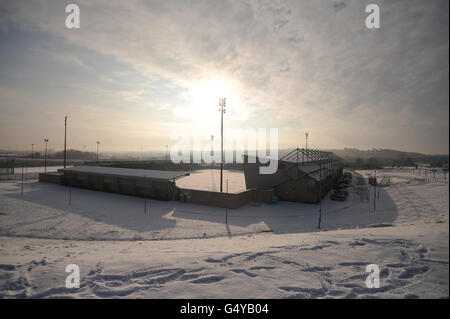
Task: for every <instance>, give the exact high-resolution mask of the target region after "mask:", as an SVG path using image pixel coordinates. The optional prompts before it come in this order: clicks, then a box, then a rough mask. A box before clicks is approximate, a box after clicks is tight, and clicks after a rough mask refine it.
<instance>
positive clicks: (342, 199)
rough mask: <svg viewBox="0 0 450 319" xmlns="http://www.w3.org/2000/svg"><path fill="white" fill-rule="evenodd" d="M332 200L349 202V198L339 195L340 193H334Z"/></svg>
mask: <svg viewBox="0 0 450 319" xmlns="http://www.w3.org/2000/svg"><path fill="white" fill-rule="evenodd" d="M331 199H332V200H337V201H340V202H343V201H345V200H347V196H345V195H343V194H339V193H333V194H331Z"/></svg>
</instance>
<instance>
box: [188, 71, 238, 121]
mask: <svg viewBox="0 0 450 319" xmlns="http://www.w3.org/2000/svg"><path fill="white" fill-rule="evenodd" d="M236 96H237V94H236V93H235V89H234V88H233V83H232V82H231V81H230V80H228V79H225V78H220V77H216V78H213V79H208V80H203V81H200V82H198V83H195V84H191V85H189V88H188V92H187V99H188V100H189V107H188V110H186V112H187V114H185V115H186V116H188V117H190V118H191V119H192V120H194V121H197V122H202V123H205V122H210V121H214V120H215V119H218V118H219V99H221V98H226V99H227V104H228V103H230V102H235V101H236V100H237V98H236ZM205 124H206V123H205Z"/></svg>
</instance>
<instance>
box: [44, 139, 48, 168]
mask: <svg viewBox="0 0 450 319" xmlns="http://www.w3.org/2000/svg"><path fill="white" fill-rule="evenodd" d="M44 142H45V157H44V173H47V143H48V138H44Z"/></svg>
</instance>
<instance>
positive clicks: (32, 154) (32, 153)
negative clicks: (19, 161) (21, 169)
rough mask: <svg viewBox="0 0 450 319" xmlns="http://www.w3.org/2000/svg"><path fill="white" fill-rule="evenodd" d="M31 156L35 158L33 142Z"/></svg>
mask: <svg viewBox="0 0 450 319" xmlns="http://www.w3.org/2000/svg"><path fill="white" fill-rule="evenodd" d="M31 158H34V144H31Z"/></svg>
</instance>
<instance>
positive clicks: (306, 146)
mask: <svg viewBox="0 0 450 319" xmlns="http://www.w3.org/2000/svg"><path fill="white" fill-rule="evenodd" d="M305 139H306V143H305V149H308V133H305Z"/></svg>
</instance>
